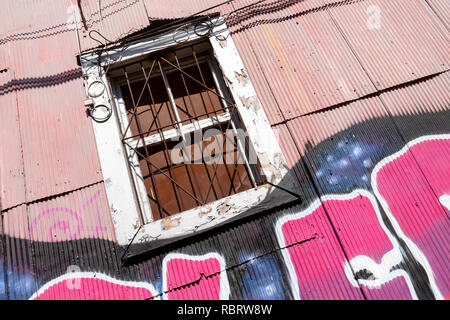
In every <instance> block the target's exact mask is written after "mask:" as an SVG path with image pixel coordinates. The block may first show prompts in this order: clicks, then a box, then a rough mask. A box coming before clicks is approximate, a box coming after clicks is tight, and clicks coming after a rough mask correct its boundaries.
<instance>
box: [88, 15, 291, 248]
mask: <svg viewBox="0 0 450 320" xmlns="http://www.w3.org/2000/svg"><path fill="white" fill-rule="evenodd" d="M210 19H211V21H210V22H211V23H212V25H214V26H215V27H214V28H213V30H212V32H211V33H210V36H209V43H210V44H211V47H212V48H213V53H214V57H215V59H216V62H217V64H218V67H219V68H220V72H221V73H222V75H223V80H224V82H225V83H226V85H227V86H228V89H229V90H228V91H229V92H230V94H231V95H232V98H233V100H234V103H235V105H236V108H237V111H238V112H239V114H240V117H241V119H242V120H243V123H244V125H245V128H246V131H247V134H248V138H249V141H250V143H251V144H252V146H253V148H254V150H255V152H256V155H257V156H258V160H259V162H260V165H261V168H260V169H261V172H262V174H263V175H264V176H265V178H266V179H267V181H270V182H271V183H272V184H274V185H277V184H279V183H280V182H281V181H283V188H285V189H288V190H292V191H294V190H295V189H296V186H297V184H296V182H295V180H294V179H293V178H292V176H291V175H290V173H289V170H288V166H287V164H286V161H285V159H284V156H283V154H282V152H281V149H280V146H279V144H278V141H277V139H276V137H275V134H274V132H273V130H272V128H271V126H270V124H269V121H268V119H267V116H266V114H265V112H264V110H263V108H262V107H261V103H260V102H259V99H258V97H257V95H256V91H255V89H254V87H253V85H252V84H251V82H250V79H249V77H248V73H247V71H246V69H245V67H244V64H243V62H242V60H241V58H240V56H239V53H238V51H237V49H236V46H235V44H234V42H233V40H232V38H231V36H230V35H229V33H228V29H227V27H226V24H225V23H224V21H223V20H222V18H221V17H218V18H210ZM217 19H220V20H221V21H220V23H218V22H217V21H219V20H217ZM203 25H204V26H206V25H207V24H200V26H203ZM201 28H202V27H201ZM205 28H206V27H205ZM205 32H206V31H205ZM199 34H202V33H201V30H199V24H197V25H196V26H195V25H194V24H192V25H188V26H184V27H183V33H180V32H179V29H175V30H171V31H167V32H164V33H162V34H159V35H157V36H153V37H149V38H147V39H145V40H142V41H140V42H139V43H136V44H132V45H130V46H129V47H127V49H126V50H123V51H119V52H118V51H117V50H111V51H109V52H108V51H107V50H108V49H106V50H104V51H103V54H102V55H101V57H98V55H97V53H95V52H92V53H86V54H84V55H82V56H81V64H82V68H83V73H84V76H85V87H86V90H87V89H88V88H89V86H90V84H92V83H93V82H94V81H98V80H99V79H101V80H102V81H103V83H104V84H106V88H105V90H104V92H103V93H102V94H101V95H100V96H98V97H92V100H93V103H94V105H106V106H108V107H110V108H112V110H113V112H112V116H111V118H110V119H109V120H108V121H106V122H103V123H98V122H96V121H93V122H92V123H93V127H94V133H95V138H96V142H97V148H98V154H99V158H100V164H101V168H102V173H103V177H104V181H105V187H106V193H107V198H108V203H109V207H110V210H111V215H112V220H113V223H114V227H115V233H116V240H117V243H118V244H119V245H120V246H128V245H129V244H130V243H134V244H140V243H146V242H152V241H155V240H167V239H172V238H178V237H181V236H186V235H189V234H193V233H195V232H198V231H201V230H205V229H209V228H211V227H214V226H216V225H218V224H220V223H223V222H224V221H226V220H229V219H231V218H234V217H236V216H238V215H239V214H241V213H243V212H245V211H247V210H249V209H250V208H253V207H255V206H258V204H260V203H261V202H262V201H264V199H266V198H267V196H268V195H270V194H271V193H272V192H273V191H274V189H275V188H274V187H273V186H272V185H270V184H264V185H261V186H258V187H256V188H252V189H249V190H247V191H243V192H241V193H238V194H234V195H231V196H228V197H226V198H222V199H220V200H217V201H214V202H212V203H209V204H206V205H204V206H200V207H196V208H193V209H190V210H187V211H183V212H180V213H178V214H174V215H172V216H170V217H167V218H164V219H160V220H156V221H153V218H152V214H151V209H150V203H149V200H148V197H147V190H146V189H145V186H144V183H143V182H142V180H141V179H139V173H140V167H139V161H137V156H136V155H135V154H134V155H133V154H131V155H130V154H129V152H130V150H129V148H124V145H123V143H122V138H121V129H120V126H125V127H126V124H127V122H128V118H127V115H126V110H125V106H124V105H123V100H122V99H121V97H120V93H119V92H120V90H118V88H117V85H114V84H112V85H111V84H110V83H109V79H108V78H107V76H106V74H105V72H102V75H101V76H99V68H98V67H97V65H96V64H97V63H98V61H100V62H101V66H102V68H105V67H106V66H107V65H108V64H110V63H111V61H114V62H115V63H117V61H120V63H122V62H125V61H130V60H132V59H136V58H138V57H140V56H143V55H147V54H149V53H152V52H156V51H160V50H162V49H166V48H170V47H172V46H175V45H177V44H178V43H179V42H180V39H178V38H177V36H178V37H187V38H188V39H189V40H188V41H195V40H198V39H200V36H199ZM108 60H109V61H108ZM133 61H134V60H133ZM243 79H244V80H243ZM219 90H220V89H219ZM219 94H220V95H221V96H223V95H222V94H221V93H220V92H219ZM223 116H224V118H225V119H226V114H224V115H223ZM205 120H206V121H205V122H207V120H208V119H205ZM224 121H225V120H224ZM205 125H207V124H205ZM185 128H187V129H185ZM193 128H194V127H193ZM193 128H189V126H186V125H185V126H184V128H183V130H191V129H193ZM174 130H177V129H174ZM172 134H176V133H175V131H174V132H173V133H172ZM147 139H150V140H151V139H157V138H156V137H155V136H151V137H147ZM126 149H128V150H126ZM128 155H130V158H131V159H132V163H134V164H136V163H137V166H135V165H132V166H133V167H134V169H135V170H131V166H130V164H129V160H128V159H127V158H128ZM136 161H137V162H136ZM141 177H142V175H141ZM133 181H141V182H138V183H136V184H135V183H134V182H133ZM281 194H283V196H277V197H275V198H274V199H273V207H275V206H279V205H282V204H284V203H287V202H290V201H292V200H294V199H295V197H294V196H292V195H291V194H289V193H286V192H284V193H283V192H282V193H281ZM271 205H272V202H271ZM267 209H268V208H267V205H266V206H265V207H264V210H267Z"/></svg>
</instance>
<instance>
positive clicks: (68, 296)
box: [29, 272, 158, 300]
mask: <svg viewBox="0 0 450 320" xmlns="http://www.w3.org/2000/svg"><path fill="white" fill-rule="evenodd" d="M74 281H76V282H77V283H78V285H77V286H73V283H74ZM100 288H101V289H100ZM116 299H119V300H144V299H158V297H157V294H156V290H155V289H154V287H153V286H152V285H150V284H147V283H141V282H139V283H136V282H130V281H120V280H116V279H113V278H111V277H109V276H106V275H104V274H100V273H94V272H80V273H67V274H64V275H62V276H60V277H58V278H56V279H54V280H52V281H50V282H48V283H46V284H45V285H44V286H43V287H41V288H40V289H39V290H38V291H37V292H36V293H35V294H33V295H32V296H31V297H30V299H29V300H116Z"/></svg>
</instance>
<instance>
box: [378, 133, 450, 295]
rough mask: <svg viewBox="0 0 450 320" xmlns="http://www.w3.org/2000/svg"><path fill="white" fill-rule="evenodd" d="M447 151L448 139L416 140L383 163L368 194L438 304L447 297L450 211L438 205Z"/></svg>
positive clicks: (444, 187)
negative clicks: (422, 270)
mask: <svg viewBox="0 0 450 320" xmlns="http://www.w3.org/2000/svg"><path fill="white" fill-rule="evenodd" d="M449 148H450V135H437V136H426V137H422V138H419V139H416V140H414V141H412V142H410V143H408V145H407V146H405V147H404V148H403V149H402V150H400V151H399V152H397V153H395V154H393V155H392V156H390V157H388V158H386V159H384V160H382V161H381V162H380V163H379V164H378V165H377V166H376V167H375V169H374V171H373V174H372V185H373V190H374V192H375V194H376V196H377V197H378V198H379V200H380V203H381V205H382V206H383V208H384V209H385V212H386V214H387V215H388V217H389V220H390V221H391V222H392V225H393V227H394V228H395V231H396V233H397V234H398V235H399V236H400V237H401V238H402V239H403V240H404V241H405V242H406V243H407V246H408V247H409V249H410V250H411V252H412V253H413V255H414V258H415V259H417V261H419V262H420V264H421V265H422V266H423V267H424V268H425V270H426V272H427V276H428V279H429V281H430V284H431V288H432V290H433V293H434V294H435V296H436V297H437V298H440V299H442V298H443V295H444V296H448V295H449V294H450V292H449V290H450V288H448V285H449V283H450V278H449V276H448V272H447V269H448V262H449V261H448V257H449V246H448V243H449V240H450V237H449V233H448V230H449V229H448V228H449V226H450V225H449V220H448V214H449V211H448V209H447V208H445V207H444V206H442V204H441V203H440V201H439V200H440V198H442V197H444V199H445V197H446V196H448V195H449V194H450V163H449V161H448V159H449V158H448V155H449V153H448V150H449ZM422 172H423V174H421V173H422ZM405 182H407V183H405Z"/></svg>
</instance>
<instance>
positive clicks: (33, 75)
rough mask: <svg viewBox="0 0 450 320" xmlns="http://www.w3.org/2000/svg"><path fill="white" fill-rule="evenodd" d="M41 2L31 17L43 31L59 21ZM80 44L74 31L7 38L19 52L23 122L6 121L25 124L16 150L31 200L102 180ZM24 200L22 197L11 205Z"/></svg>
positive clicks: (13, 60) (10, 127)
mask: <svg viewBox="0 0 450 320" xmlns="http://www.w3.org/2000/svg"><path fill="white" fill-rule="evenodd" d="M37 4H40V7H37V8H34V5H35V3H34V2H33V3H31V4H30V5H31V8H34V9H36V10H37V11H38V12H40V14H39V16H40V19H38V20H33V19H31V18H30V22H35V24H34V25H32V28H35V29H38V30H40V29H42V28H45V27H46V26H48V23H49V21H53V20H52V19H50V14H49V12H48V10H46V9H45V8H44V7H43V6H42V2H39V3H36V5H37ZM58 8H59V9H60V10H61V12H62V13H63V16H62V17H64V15H65V13H66V7H65V6H63V5H61V4H60V5H59V6H58ZM25 11H26V10H25ZM26 12H28V11H26ZM57 12H58V11H57ZM45 13H46V15H47V16H45ZM25 15H26V14H25ZM41 15H42V16H41ZM62 17H61V18H62ZM45 18H47V19H45ZM35 19H36V18H35ZM54 19H55V20H56V19H57V17H55V18H54ZM57 21H58V20H57ZM76 43H77V42H76V34H75V31H74V30H70V31H69V32H65V31H64V32H58V33H55V34H51V35H42V36H40V35H35V36H33V37H32V38H26V39H21V38H20V39H14V40H11V41H9V42H8V43H7V46H9V47H10V50H11V52H12V53H13V54H11V55H10V56H9V59H8V61H7V62H8V67H9V68H10V71H11V72H13V73H14V75H15V81H14V85H13V86H11V89H14V90H16V91H15V92H14V94H16V95H17V106H18V115H17V116H18V117H19V118H20V126H19V127H18V126H17V122H16V121H5V122H3V129H4V130H6V132H8V131H9V132H15V131H17V130H19V129H20V134H21V141H22V147H21V146H20V144H17V148H16V149H15V150H11V155H12V157H13V158H14V157H15V158H18V157H19V155H20V157H22V154H21V152H23V163H24V169H23V170H24V172H25V173H24V175H25V185H26V192H27V193H26V201H28V202H29V201H34V200H37V199H41V198H45V197H49V196H53V195H57V194H61V193H65V192H69V191H72V190H75V189H79V188H82V187H85V186H87V185H90V184H93V183H96V182H98V181H101V180H102V175H101V171H100V165H99V161H98V155H97V151H96V145H95V139H94V134H93V130H92V123H91V120H90V119H89V118H88V117H87V116H86V113H85V107H84V105H83V101H84V98H85V94H84V87H83V81H82V79H81V72H80V70H79V67H78V66H77V64H76V59H75V55H76V53H77V51H78V49H77V44H76ZM17 53H20V54H17ZM18 163H20V162H18ZM19 192H20V190H18V194H19ZM21 200H22V202H23V199H21ZM18 203H19V202H18V201H17V200H16V201H14V202H13V203H11V205H16V204H18Z"/></svg>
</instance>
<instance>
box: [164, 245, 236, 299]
mask: <svg viewBox="0 0 450 320" xmlns="http://www.w3.org/2000/svg"><path fill="white" fill-rule="evenodd" d="M162 270H163V271H162V272H163V278H164V283H163V292H164V293H165V294H164V298H165V299H170V300H219V299H220V300H226V299H228V298H229V295H230V286H229V283H228V278H227V275H226V271H225V260H224V259H223V258H222V257H221V256H220V255H218V254H216V253H209V254H206V255H203V256H189V255H184V254H179V253H171V254H168V255H167V256H166V257H165V258H164V261H163V268H162ZM180 270H183V272H180ZM205 274H206V275H207V277H205ZM208 275H212V276H208ZM199 279H201V281H200V282H199V283H198V284H196V285H191V286H189V287H186V288H183V289H182V290H173V289H175V288H179V287H180V286H182V285H185V284H193V283H194V282H197V281H198V280H199Z"/></svg>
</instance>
